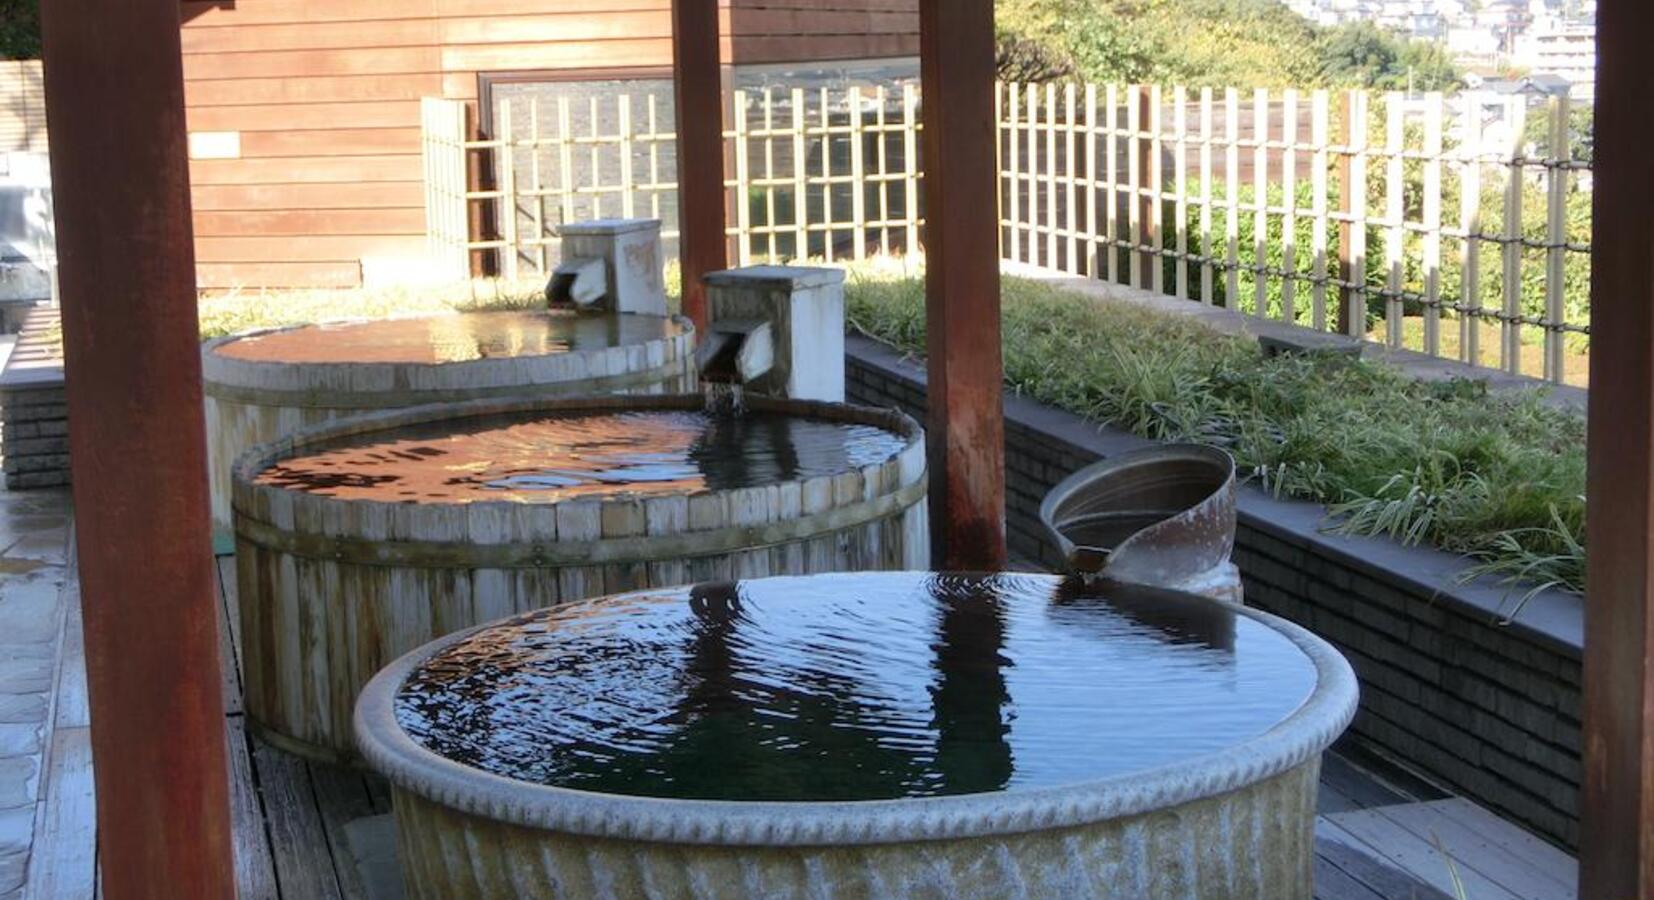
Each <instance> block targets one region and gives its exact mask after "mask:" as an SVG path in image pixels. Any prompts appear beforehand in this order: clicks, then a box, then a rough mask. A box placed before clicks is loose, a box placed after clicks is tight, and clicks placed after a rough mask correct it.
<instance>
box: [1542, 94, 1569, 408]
mask: <svg viewBox="0 0 1654 900" xmlns="http://www.w3.org/2000/svg"><path fill="white" fill-rule="evenodd" d="M1569 112H1570V110H1569V103H1568V96H1567V95H1566V94H1563V95H1560V96H1557V97H1555V98H1553V99H1552V100H1551V108H1550V114H1551V134H1550V154H1549V156H1550V163H1551V164H1550V165H1549V167H1548V168H1547V169H1546V179H1547V182H1548V184H1547V188H1548V189H1549V190H1548V191H1547V208H1546V213H1547V215H1546V217H1545V244H1546V247H1545V377H1546V378H1548V379H1550V380H1551V381H1554V382H1556V383H1558V384H1561V383H1562V380H1563V375H1564V374H1565V373H1564V363H1563V356H1562V351H1563V346H1564V345H1563V332H1562V326H1563V325H1564V324H1566V322H1567V309H1566V308H1565V307H1564V306H1563V294H1562V288H1563V277H1564V267H1565V264H1566V261H1567V250H1566V249H1565V247H1564V245H1565V244H1566V243H1567V240H1568V167H1567V165H1566V163H1568V161H1569V160H1570V159H1571V158H1572V156H1573V150H1572V148H1571V147H1570V146H1569V140H1568V119H1569Z"/></svg>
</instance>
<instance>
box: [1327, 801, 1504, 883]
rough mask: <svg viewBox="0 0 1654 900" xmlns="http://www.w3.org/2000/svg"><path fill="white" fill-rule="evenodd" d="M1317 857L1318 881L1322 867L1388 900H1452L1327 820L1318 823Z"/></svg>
mask: <svg viewBox="0 0 1654 900" xmlns="http://www.w3.org/2000/svg"><path fill="white" fill-rule="evenodd" d="M1315 858H1316V872H1317V877H1318V878H1319V873H1320V872H1321V870H1322V869H1323V868H1327V867H1331V868H1334V869H1336V870H1338V871H1339V872H1341V873H1343V874H1344V875H1345V876H1347V877H1348V879H1349V880H1352V881H1355V882H1357V883H1359V884H1361V885H1362V886H1364V887H1366V888H1367V889H1368V890H1370V891H1372V892H1373V893H1374V894H1377V895H1378V896H1380V897H1383V898H1385V900H1452V897H1450V896H1449V895H1448V894H1445V893H1443V892H1441V891H1439V890H1437V889H1436V888H1435V887H1434V886H1432V885H1429V884H1426V883H1424V882H1422V881H1420V880H1418V879H1417V878H1415V877H1413V876H1412V875H1411V874H1409V873H1407V872H1405V871H1402V870H1401V869H1398V868H1396V867H1395V866H1393V865H1390V864H1389V863H1388V862H1387V861H1385V860H1383V859H1380V858H1377V855H1376V854H1374V853H1373V852H1372V851H1371V849H1370V848H1367V847H1366V846H1365V845H1364V844H1363V843H1362V842H1361V841H1360V840H1359V839H1357V838H1355V837H1354V836H1352V835H1350V834H1349V833H1348V832H1346V831H1344V830H1343V829H1341V828H1339V827H1338V826H1336V825H1333V824H1332V823H1331V822H1329V821H1327V819H1325V818H1321V819H1318V820H1316V823H1315ZM1357 896H1359V895H1357ZM1478 900H1479V898H1478Z"/></svg>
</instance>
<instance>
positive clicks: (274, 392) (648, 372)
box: [201, 309, 695, 409]
mask: <svg viewBox="0 0 1654 900" xmlns="http://www.w3.org/2000/svg"><path fill="white" fill-rule="evenodd" d="M536 311H538V310H535V309H520V310H510V309H501V310H465V311H459V310H456V311H454V312H431V313H412V314H408V315H395V316H386V317H382V318H369V317H350V318H339V319H328V320H325V321H320V322H303V323H299V324H295V325H278V326H273V327H269V328H254V329H249V330H247V331H241V332H237V333H236V334H230V335H225V336H223V337H216V338H213V339H211V340H208V341H205V342H203V343H202V344H201V361H202V375H203V379H204V382H205V391H206V393H207V395H208V396H211V397H214V398H217V399H222V400H228V401H231V402H237V403H261V404H268V403H270V402H273V401H281V402H282V404H283V405H291V406H330V405H337V404H330V403H329V402H327V401H328V400H329V399H330V398H329V397H327V396H322V395H320V394H319V393H318V392H317V391H315V390H313V389H311V388H309V387H307V386H305V384H303V383H295V384H293V385H289V386H285V387H283V386H278V385H270V384H266V382H268V381H270V380H271V379H272V378H274V379H277V380H280V379H281V378H282V377H284V376H293V378H294V379H296V380H297V382H304V383H314V382H316V381H318V380H325V379H326V378H327V377H329V376H332V377H338V376H351V377H360V378H366V377H368V376H375V375H377V376H382V377H380V378H378V379H377V380H378V381H381V382H384V384H383V385H382V386H380V387H374V386H369V385H366V384H364V385H362V386H361V387H359V388H358V387H350V388H339V389H335V390H332V391H330V392H329V393H330V394H336V395H339V397H340V398H348V399H349V400H350V403H349V404H345V405H343V406H342V407H341V408H351V409H354V408H358V407H361V406H362V404H363V403H366V402H367V401H368V400H371V399H372V398H374V397H376V396H379V395H386V396H387V397H390V398H391V399H390V400H388V401H386V402H383V403H380V404H378V405H380V406H394V407H402V406H408V405H412V404H417V403H421V402H424V403H429V402H435V401H439V400H444V399H445V400H448V401H464V400H469V399H474V398H483V397H495V396H510V395H512V394H513V392H514V393H515V394H518V395H521V394H525V393H529V392H532V391H534V390H535V389H536V387H537V386H539V387H546V388H557V387H563V388H564V389H566V388H567V387H568V386H569V385H570V384H581V383H586V382H591V383H593V384H594V385H597V386H599V387H602V388H603V389H605V390H607V389H611V388H616V387H625V386H627V385H628V384H629V383H631V382H637V383H638V384H648V383H651V382H652V381H659V380H661V379H665V378H668V377H670V376H671V375H672V374H673V373H674V372H677V371H678V370H681V369H683V368H684V367H685V366H686V365H688V360H689V358H690V357H691V355H692V354H691V348H693V347H694V345H695V323H694V322H692V321H690V320H689V319H688V318H686V317H684V316H681V315H670V316H666V317H664V318H666V319H667V321H668V322H669V323H670V324H671V325H673V326H675V327H676V331H669V333H667V334H664V335H662V336H660V337H655V338H649V339H646V340H643V341H638V342H636V343H630V344H615V345H613V346H609V347H590V348H585V349H581V350H567V351H563V352H560V353H536V354H528V355H524V356H506V357H489V358H483V359H464V360H449V361H436V362H421V361H416V360H405V361H401V362H367V361H351V360H339V361H335V362H293V361H285V360H279V359H240V358H237V357H232V356H225V355H223V354H222V353H219V352H218V351H219V350H221V349H222V348H224V347H226V346H228V345H230V344H233V343H236V342H237V341H242V340H246V339H247V338H254V337H264V336H267V335H272V334H282V333H285V332H290V331H299V330H302V329H305V328H338V327H345V326H351V325H371V324H375V323H378V322H389V321H409V320H423V319H437V318H442V317H445V316H453V315H459V316H487V315H497V314H511V313H518V314H520V313H524V312H536ZM585 315H591V314H585ZM617 315H638V316H639V317H644V316H642V314H633V313H621V314H617ZM649 318H660V317H649ZM656 345H659V346H663V347H675V348H677V353H675V354H674V357H675V358H673V359H669V360H666V362H665V363H664V364H663V365H661V366H658V367H650V368H646V369H640V370H636V371H620V372H613V373H607V374H604V375H589V374H588V375H582V374H578V372H579V370H580V369H589V368H590V364H591V361H594V360H596V359H598V358H599V357H602V356H604V355H605V354H613V353H617V352H619V353H625V352H627V351H630V350H634V349H647V348H649V347H651V346H656ZM574 360H580V361H584V364H577V363H575V362H573V361H574ZM547 368H560V369H567V370H568V372H567V373H562V372H543V373H542V374H543V375H545V376H546V377H545V378H544V379H542V380H541V381H538V382H526V383H523V384H521V385H510V384H505V385H482V386H479V385H473V384H448V383H447V381H448V380H449V379H461V380H463V379H464V378H465V377H466V376H469V375H471V374H472V373H475V372H483V371H487V370H489V369H498V370H501V371H502V372H511V373H515V374H513V375H512V376H510V377H512V378H526V377H531V376H532V375H533V374H534V371H532V370H544V369H547ZM525 369H527V370H531V371H529V372H524V370H525ZM410 370H419V371H423V372H430V373H432V374H431V376H430V377H431V378H433V379H435V382H434V383H433V384H432V385H431V386H430V387H425V388H407V387H405V386H399V385H400V382H399V380H398V378H397V376H396V373H398V372H407V371H410ZM295 373H297V374H295ZM552 375H557V376H558V377H551V376H552ZM484 380H488V379H484ZM419 397H424V398H427V399H423V400H420V399H409V398H419Z"/></svg>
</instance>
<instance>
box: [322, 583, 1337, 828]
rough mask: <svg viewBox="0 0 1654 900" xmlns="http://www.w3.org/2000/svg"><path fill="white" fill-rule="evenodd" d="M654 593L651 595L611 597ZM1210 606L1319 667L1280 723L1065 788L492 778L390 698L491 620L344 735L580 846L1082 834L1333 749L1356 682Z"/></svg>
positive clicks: (438, 789)
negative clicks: (856, 793) (863, 791)
mask: <svg viewBox="0 0 1654 900" xmlns="http://www.w3.org/2000/svg"><path fill="white" fill-rule="evenodd" d="M883 574H887V575H888V574H891V573H883ZM1045 577H1056V576H1045ZM658 593H660V591H659V590H658V589H656V590H646V591H634V592H629V593H626V594H619V595H615V596H617V597H629V596H647V595H651V594H658ZM612 599H614V598H613V597H607V598H597V599H595V600H589V601H582V602H583V603H601V602H605V601H607V600H612ZM1203 599H1205V598H1203ZM1209 602H1212V603H1218V604H1220V605H1222V606H1224V607H1227V608H1228V609H1230V610H1231V611H1232V612H1234V613H1235V614H1236V615H1238V616H1245V617H1248V618H1251V619H1253V620H1255V621H1258V622H1260V623H1262V624H1264V625H1265V626H1267V627H1270V628H1273V629H1274V630H1276V631H1277V632H1279V633H1281V634H1283V635H1284V636H1286V637H1287V638H1288V639H1289V640H1291V641H1292V642H1293V643H1294V644H1295V645H1296V646H1297V647H1298V648H1299V649H1300V650H1302V651H1303V652H1304V654H1305V655H1306V656H1308V657H1309V659H1310V661H1311V662H1312V663H1313V664H1314V666H1315V670H1316V684H1315V688H1314V689H1313V690H1312V691H1311V692H1310V695H1309V696H1308V697H1307V698H1306V699H1305V700H1304V702H1303V703H1302V704H1301V705H1300V706H1299V707H1298V708H1297V709H1296V710H1294V711H1293V712H1292V713H1291V714H1290V715H1288V716H1287V717H1286V718H1285V719H1283V720H1282V721H1281V722H1279V723H1277V724H1276V725H1275V726H1273V727H1272V728H1270V729H1269V730H1267V731H1265V732H1264V733H1262V734H1260V735H1257V736H1255V737H1253V738H1250V739H1248V740H1246V741H1243V742H1241V743H1239V744H1236V745H1235V746H1233V747H1228V748H1225V749H1223V750H1220V751H1215V752H1212V753H1207V754H1202V755H1199V756H1194V757H1190V758H1189V759H1187V760H1184V761H1180V762H1177V763H1174V764H1171V765H1167V766H1162V767H1159V768H1155V769H1150V770H1146V771H1142V772H1131V773H1126V774H1123V775H1118V776H1113V777H1110V778H1103V779H1095V780H1091V781H1082V782H1075V783H1073V784H1067V785H1058V786H1053V787H1045V788H1035V789H1029V790H1014V791H996V792H989V793H977V794H958V795H952V796H945V797H918V798H904V799H895V800H859V801H739V800H684V799H675V798H657V797H642V796H631V795H624V794H605V793H596V792H592V791H581V790H575V789H571V788H562V787H553V786H549V785H540V784H532V783H528V782H524V781H519V780H516V779H511V778H506V777H503V776H500V775H495V774H492V773H489V772H485V771H483V770H481V769H476V768H472V767H470V766H466V765H463V764H461V763H458V762H454V761H453V760H450V759H447V758H446V757H443V756H440V755H438V754H437V753H435V752H433V751H431V750H429V749H427V748H426V747H425V746H423V745H422V744H420V743H418V742H417V741H415V740H414V739H413V738H412V737H410V736H409V735H408V733H407V732H406V731H404V730H403V729H402V727H401V725H399V724H398V723H397V721H396V710H395V701H396V695H397V693H398V692H400V690H401V689H402V685H403V684H404V682H406V680H407V678H408V675H409V674H410V673H411V672H412V671H413V670H414V669H415V668H416V667H418V666H419V665H420V664H421V663H423V662H424V661H425V660H427V659H429V658H430V657H431V656H433V655H435V654H436V653H439V652H441V651H442V650H444V649H446V648H447V647H449V646H451V645H453V644H455V643H457V642H459V641H462V640H465V639H466V638H467V637H469V636H471V635H472V634H474V633H476V632H478V631H481V630H483V629H486V628H490V627H493V625H497V624H499V623H491V624H489V625H482V626H479V627H477V628H471V629H467V630H465V631H463V632H459V633H457V634H453V635H449V636H447V637H445V638H442V639H440V640H437V641H433V642H432V643H430V644H427V645H425V646H424V647H421V648H419V649H417V650H414V651H413V652H411V653H408V654H406V655H405V656H403V657H401V658H400V659H398V660H396V661H395V662H393V663H391V664H390V665H389V666H387V667H386V668H385V669H384V670H382V671H381V672H380V673H379V674H378V675H376V676H374V678H373V680H372V681H370V682H369V683H368V685H367V687H366V688H365V689H364V690H363V692H362V695H361V698H360V699H359V701H358V702H357V705H356V711H355V719H354V725H355V729H354V730H355V732H356V741H357V747H358V751H359V752H360V753H361V755H362V757H363V758H364V759H365V760H366V761H367V763H368V765H369V766H370V767H371V768H373V769H374V770H376V771H378V772H379V773H380V774H382V775H384V776H386V777H387V778H389V779H390V781H391V783H392V784H393V785H394V786H396V787H398V788H400V789H402V790H406V791H409V792H411V793H414V794H417V795H419V796H421V797H424V798H425V799H427V800H430V801H433V802H436V803H439V804H441V805H443V806H447V807H450V808H452V809H455V810H458V811H460V812H463V813H467V814H470V815H474V816H480V817H483V818H487V819H491V820H496V821H500V822H505V823H509V824H513V825H520V826H525V827H528V828H535V829H540V830H545V831H554V832H563V833H569V834H576V835H581V836H585V837H596V838H612V839H617V840H630V841H643V842H652V843H668V844H698V845H727V846H834V845H862V844H891V843H903V842H908V841H927V840H945V839H956V838H973V837H988V836H994V835H1003V834H1017V833H1024V832H1030V831H1043V830H1047V829H1053V828H1065V827H1072V826H1081V825H1088V824H1093V823H1096V822H1102V821H1107V820H1110V819H1117V818H1122V817H1126V816H1132V815H1136V814H1139V813H1144V812H1149V811H1153V810H1158V809H1168V808H1173V807H1177V806H1182V805H1184V804H1187V803H1190V802H1193V801H1197V800H1202V799H1205V798H1208V797H1214V796H1217V795H1220V794H1224V793H1228V792H1231V791H1235V790H1238V789H1241V788H1244V787H1248V786H1250V785H1253V784H1257V783H1259V782H1262V781H1265V780H1267V779H1269V778H1271V777H1274V776H1276V775H1280V774H1282V773H1285V772H1288V771H1291V770H1293V769H1296V768H1298V767H1299V766H1302V765H1303V764H1305V763H1307V762H1309V761H1310V760H1311V759H1313V758H1315V757H1316V756H1318V755H1319V754H1320V753H1321V752H1322V751H1323V750H1325V749H1326V748H1327V747H1328V746H1330V745H1331V744H1332V742H1333V741H1334V740H1335V739H1336V738H1337V737H1338V736H1339V735H1340V734H1341V733H1343V731H1344V729H1345V728H1346V727H1348V725H1349V723H1350V721H1351V719H1353V718H1354V716H1355V709H1356V703H1357V699H1358V688H1357V684H1356V678H1355V673H1354V671H1353V670H1352V669H1351V668H1350V664H1349V662H1348V661H1347V660H1345V659H1344V657H1343V656H1342V655H1341V654H1339V653H1338V651H1337V650H1335V649H1333V647H1332V646H1331V645H1330V644H1328V643H1327V642H1326V641H1324V640H1322V639H1321V638H1319V637H1316V636H1315V635H1314V634H1311V633H1310V632H1309V631H1307V630H1305V629H1303V628H1301V627H1299V626H1297V625H1294V624H1293V623H1291V622H1288V621H1286V620H1284V619H1281V618H1278V617H1276V616H1272V615H1269V614H1267V613H1263V612H1260V611H1258V610H1253V609H1248V608H1246V607H1243V606H1238V605H1235V604H1232V603H1224V602H1222V601H1218V600H1210V601H1209ZM502 621H505V620H502Z"/></svg>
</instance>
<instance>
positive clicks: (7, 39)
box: [0, 0, 40, 59]
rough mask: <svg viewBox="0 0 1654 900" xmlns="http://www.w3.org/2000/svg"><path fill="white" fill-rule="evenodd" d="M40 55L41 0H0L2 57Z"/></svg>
mask: <svg viewBox="0 0 1654 900" xmlns="http://www.w3.org/2000/svg"><path fill="white" fill-rule="evenodd" d="M39 56H40V2H39V0H0V59H36V58H38V57H39Z"/></svg>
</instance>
